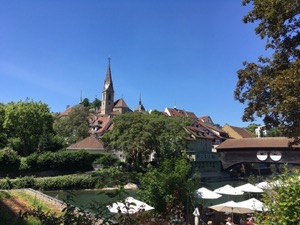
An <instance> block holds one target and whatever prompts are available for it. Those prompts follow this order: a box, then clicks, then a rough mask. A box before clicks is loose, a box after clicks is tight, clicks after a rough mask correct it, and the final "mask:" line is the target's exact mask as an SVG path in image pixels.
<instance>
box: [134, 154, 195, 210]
mask: <svg viewBox="0 0 300 225" xmlns="http://www.w3.org/2000/svg"><path fill="white" fill-rule="evenodd" d="M190 169H191V165H190V163H189V162H188V161H187V159H186V158H184V157H179V158H170V159H166V160H165V161H163V163H162V164H161V166H160V167H159V168H153V167H152V166H149V168H148V172H146V173H145V174H143V175H142V176H141V177H140V183H141V186H142V188H141V189H140V190H138V194H139V195H140V196H141V198H142V200H144V201H145V202H147V203H148V204H150V205H152V206H153V207H154V208H155V209H156V211H157V212H159V213H165V214H168V213H170V212H171V211H170V207H171V206H170V205H172V206H173V205H177V206H178V205H180V204H182V205H183V206H186V205H190V198H189V193H190V192H191V190H193V182H192V180H191V179H189V172H190ZM170 203H172V204H170Z"/></svg>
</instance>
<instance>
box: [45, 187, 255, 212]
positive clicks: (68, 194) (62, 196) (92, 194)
mask: <svg viewBox="0 0 300 225" xmlns="http://www.w3.org/2000/svg"><path fill="white" fill-rule="evenodd" d="M226 184H230V185H231V186H233V187H236V186H239V185H241V184H243V182H241V181H218V182H209V183H203V184H202V185H201V186H203V187H206V188H208V189H209V190H214V189H216V188H219V187H222V186H224V185H226ZM108 192H109V193H114V191H106V193H108ZM126 192H127V194H123V195H122V196H118V197H115V198H110V197H108V196H107V195H106V194H104V193H103V191H100V190H75V191H45V192H44V193H45V194H47V195H49V196H52V197H54V198H57V199H59V200H62V201H67V199H68V198H72V200H73V201H69V203H71V204H73V205H75V206H78V207H82V208H88V207H89V206H90V204H91V203H92V202H99V203H101V204H111V203H112V202H116V201H118V200H121V199H125V198H126V197H128V196H132V197H137V198H138V196H137V193H136V191H134V190H127V191H126ZM254 197H255V196H254ZM248 198H249V196H247V194H244V195H242V196H229V195H223V196H222V197H220V198H218V199H209V200H204V199H200V198H197V197H194V198H193V202H194V204H196V203H199V204H202V205H203V206H205V207H207V206H209V205H215V204H219V203H223V202H226V201H229V200H233V201H242V200H246V199H248Z"/></svg>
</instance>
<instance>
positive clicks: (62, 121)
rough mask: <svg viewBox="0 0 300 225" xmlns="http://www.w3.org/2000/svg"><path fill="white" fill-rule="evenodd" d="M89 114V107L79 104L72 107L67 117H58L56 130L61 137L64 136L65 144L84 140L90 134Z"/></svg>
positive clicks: (55, 123)
mask: <svg viewBox="0 0 300 225" xmlns="http://www.w3.org/2000/svg"><path fill="white" fill-rule="evenodd" d="M87 116H88V112H87V109H86V108H85V107H83V106H82V105H77V106H74V107H73V108H72V110H71V111H70V113H69V114H68V115H67V116H66V117H59V116H58V117H56V119H55V122H54V130H55V132H56V133H57V135H58V136H59V137H62V138H63V140H64V145H65V146H68V145H70V144H72V143H75V142H76V141H79V140H82V139H84V138H85V137H87V136H88V135H89V133H88V130H89V123H88V119H87V118H88V117H87Z"/></svg>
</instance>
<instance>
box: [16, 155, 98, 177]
mask: <svg viewBox="0 0 300 225" xmlns="http://www.w3.org/2000/svg"><path fill="white" fill-rule="evenodd" d="M94 158H95V156H94V155H93V154H90V153H88V152H87V151H85V150H79V151H65V150H63V151H58V152H45V153H42V154H38V153H33V154H31V155H29V156H28V157H26V160H25V161H26V164H27V166H25V165H22V168H27V169H28V171H46V170H58V171H64V172H65V171H66V172H75V171H87V170H91V169H92V168H93V167H92V163H93V161H94Z"/></svg>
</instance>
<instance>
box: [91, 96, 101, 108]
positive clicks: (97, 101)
mask: <svg viewBox="0 0 300 225" xmlns="http://www.w3.org/2000/svg"><path fill="white" fill-rule="evenodd" d="M100 106H101V101H100V100H99V99H98V98H95V99H94V101H93V102H92V107H93V108H95V109H99V107H100Z"/></svg>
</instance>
